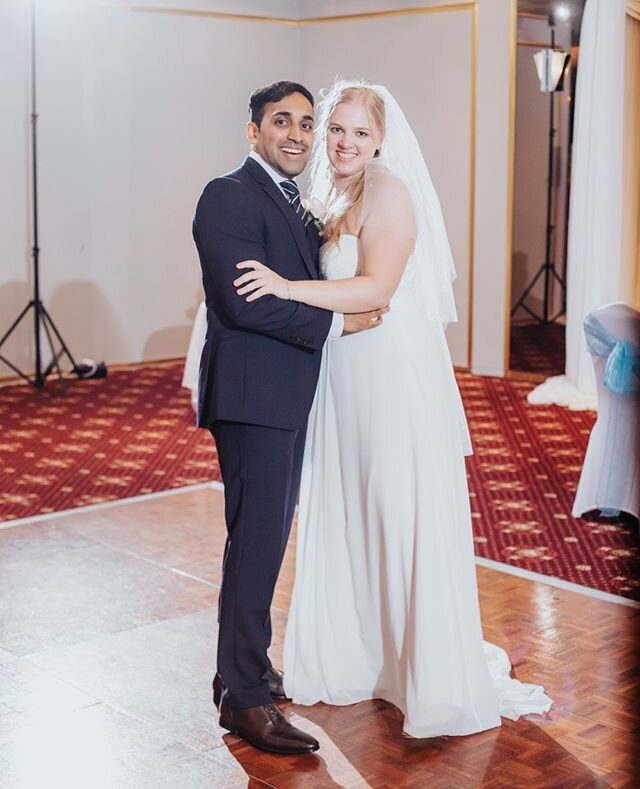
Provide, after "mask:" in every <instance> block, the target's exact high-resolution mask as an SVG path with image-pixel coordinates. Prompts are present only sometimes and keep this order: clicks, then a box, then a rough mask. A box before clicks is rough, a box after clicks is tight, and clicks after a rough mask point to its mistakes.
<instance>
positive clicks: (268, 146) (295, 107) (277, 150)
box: [247, 93, 313, 178]
mask: <svg viewBox="0 0 640 789" xmlns="http://www.w3.org/2000/svg"><path fill="white" fill-rule="evenodd" d="M247 137H248V139H249V142H250V143H251V147H252V148H253V150H254V151H255V152H256V153H257V154H259V155H260V156H261V157H262V158H263V159H264V160H265V162H267V163H268V164H270V165H271V167H273V169H274V170H277V171H278V172H279V173H280V174H281V175H282V176H283V177H285V178H293V177H295V176H296V175H299V174H300V173H301V172H302V171H303V170H304V168H305V166H306V164H307V162H308V160H309V155H310V153H311V146H312V144H313V106H312V105H311V102H310V101H309V100H308V99H307V98H306V96H303V95H302V94H301V93H291V94H290V95H289V96H285V98H284V99H281V100H280V101H275V102H271V103H269V104H267V105H266V106H265V109H264V115H263V117H262V120H261V121H260V124H259V125H258V124H256V123H253V122H249V123H248V124H247Z"/></svg>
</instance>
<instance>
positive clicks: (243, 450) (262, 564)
mask: <svg viewBox="0 0 640 789" xmlns="http://www.w3.org/2000/svg"><path fill="white" fill-rule="evenodd" d="M211 432H212V433H213V437H214V439H215V442H216V447H217V450H218V460H219V463H220V471H221V473H222V481H223V482H224V490H225V520H226V523H227V542H226V546H225V552H224V560H223V570H222V587H221V590H220V599H219V611H218V623H219V629H218V672H219V673H220V676H221V677H222V680H223V683H224V685H225V687H226V688H227V692H228V700H229V704H230V705H231V706H233V707H238V708H245V707H255V706H258V705H261V704H269V703H270V702H271V695H270V693H269V687H268V684H267V682H266V681H265V680H263V679H262V675H263V674H264V672H265V671H266V670H267V669H268V668H270V667H271V662H270V661H269V658H268V657H267V649H268V648H269V646H270V644H271V617H270V613H269V612H270V608H271V601H272V598H273V591H274V588H275V584H276V581H277V579H278V573H279V572H280V565H281V564H282V559H283V557H284V552H285V549H286V547H287V540H288V538H289V532H290V530H291V521H292V520H293V514H294V511H295V506H296V500H297V497H298V491H299V488H300V473H301V470H302V455H303V452H304V441H305V433H306V426H305V428H303V429H301V430H281V429H279V428H273V427H262V426H260V425H248V424H242V423H238V422H215V423H214V424H213V426H212V428H211Z"/></svg>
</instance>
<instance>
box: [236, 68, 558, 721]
mask: <svg viewBox="0 0 640 789" xmlns="http://www.w3.org/2000/svg"><path fill="white" fill-rule="evenodd" d="M318 125H319V128H318V131H317V133H316V141H317V149H316V151H315V154H314V159H313V162H312V170H311V172H312V195H313V196H314V197H316V198H319V199H322V200H324V201H325V202H326V205H327V215H326V217H327V218H326V223H325V225H324V231H323V235H324V245H323V247H322V250H321V270H322V274H323V277H324V280H321V281H300V282H289V281H287V280H285V279H283V278H282V277H280V276H278V275H277V274H275V273H274V272H272V271H271V270H270V269H268V268H266V267H265V266H264V265H262V264H260V263H258V262H257V261H244V262H243V263H239V264H238V267H239V268H243V269H248V270H247V271H246V272H245V273H244V274H242V275H241V276H239V278H238V279H237V280H236V282H235V285H236V286H237V288H238V293H239V294H240V295H242V296H245V297H246V298H247V300H254V299H256V298H261V297H262V296H263V295H266V294H272V295H275V296H277V297H280V298H285V299H292V300H295V301H298V302H304V303H306V304H310V305H314V306H317V307H323V308H326V309H329V310H334V311H339V312H364V311H368V310H373V309H377V308H380V307H382V306H384V305H387V304H390V312H389V313H388V315H387V316H386V317H385V320H384V323H383V325H381V326H380V327H379V328H378V329H377V330H376V331H375V332H361V333H359V334H357V335H353V336H349V337H346V338H343V339H341V340H338V341H334V342H328V343H327V344H326V345H325V348H324V351H323V361H322V368H321V372H320V380H319V384H318V389H317V392H316V397H315V401H314V404H313V407H312V410H311V414H310V418H309V428H308V434H307V446H306V453H305V458H304V465H303V472H302V485H301V493H300V506H299V517H298V538H297V559H296V577H295V587H294V592H293V599H292V603H291V610H290V614H289V622H288V627H287V633H286V638H285V658H284V670H285V688H286V690H287V692H288V694H289V695H290V696H291V698H292V699H293V700H294V701H295V702H297V703H300V704H314V703H316V702H318V701H324V702H326V703H328V704H352V703H354V702H358V701H362V700H364V699H371V698H381V699H385V700H387V701H389V702H391V703H392V704H394V705H395V706H396V707H398V708H399V709H400V710H401V711H402V713H403V714H404V718H405V720H404V731H405V732H406V733H407V734H408V735H410V736H413V737H434V736H438V735H463V734H471V733H472V732H478V731H482V730H484V729H489V728H492V727H494V726H499V725H500V716H501V715H503V716H506V717H509V718H512V719H516V718H517V717H518V716H519V715H521V714H525V713H530V712H544V711H546V710H548V709H549V707H550V706H551V700H550V699H549V698H548V697H547V696H546V695H545V693H544V691H543V689H542V688H541V687H539V686H535V685H528V684H525V683H520V682H518V681H516V680H514V679H511V678H510V676H509V672H510V668H511V666H510V663H509V659H508V657H507V655H506V653H505V652H504V651H503V650H502V649H501V648H499V647H497V646H494V645H490V644H487V643H484V642H483V638H482V627H481V622H480V611H479V606H478V595H477V588H476V575H475V563H474V553H473V539H472V531H471V517H470V509H469V495H468V490H467V476H466V470H465V461H464V455H465V454H470V453H471V446H470V440H469V435H468V431H467V425H466V420H465V416H464V411H463V408H462V403H461V399H460V395H459V392H458V389H457V385H456V382H455V378H454V375H453V368H452V365H451V360H450V357H449V352H448V349H447V345H446V341H445V336H444V327H445V325H446V323H447V322H448V321H450V320H455V306H454V302H453V294H452V289H451V281H452V279H453V276H454V272H453V263H452V260H451V253H450V251H449V245H448V241H447V237H446V231H445V228H444V221H443V218H442V213H441V210H440V205H439V201H438V198H437V195H436V193H435V190H434V188H433V185H432V183H431V179H430V177H429V174H428V171H427V168H426V165H425V163H424V159H423V157H422V154H421V152H420V148H419V146H418V143H417V140H416V138H415V136H414V134H413V132H412V130H411V128H410V126H409V124H408V122H407V121H406V119H405V117H404V115H403V113H402V111H401V109H400V108H399V106H398V104H397V103H396V102H395V100H394V99H393V97H392V96H391V94H390V93H389V92H388V91H387V90H386V89H385V88H383V87H381V86H377V85H366V84H364V83H359V82H357V83H353V82H352V83H346V82H337V83H336V84H335V85H334V86H333V88H332V89H331V90H330V91H329V93H328V95H326V97H325V98H324V99H323V102H322V104H321V107H320V117H319V121H318ZM314 221H315V219H314Z"/></svg>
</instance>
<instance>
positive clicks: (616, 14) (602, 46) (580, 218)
mask: <svg viewBox="0 0 640 789" xmlns="http://www.w3.org/2000/svg"><path fill="white" fill-rule="evenodd" d="M624 25H625V1H624V0H587V2H586V5H585V9H584V16H583V19H582V30H581V34H580V63H579V67H578V76H577V85H576V108H575V121H574V144H573V154H572V175H571V181H572V182H571V201H570V207H569V231H568V232H569V244H568V260H567V285H568V287H567V331H566V340H567V351H566V367H565V373H566V374H565V375H563V376H556V377H554V378H549V379H547V381H545V383H544V384H542V385H541V386H538V387H536V389H534V390H533V391H532V392H531V394H530V395H529V402H531V403H558V404H559V405H566V406H569V407H570V408H594V407H595V397H596V396H595V391H596V386H595V378H594V374H593V366H592V362H591V357H590V356H589V354H588V353H587V347H586V343H585V340H584V333H583V328H582V322H583V320H584V318H585V316H586V315H587V314H588V313H589V312H591V311H592V310H594V309H595V308H596V307H599V306H601V305H603V304H608V303H609V302H614V301H618V300H623V301H628V300H629V299H630V295H629V294H624V293H623V292H622V289H623V260H622V248H621V239H622V159H623V128H624V111H623V107H624V44H625V28H624Z"/></svg>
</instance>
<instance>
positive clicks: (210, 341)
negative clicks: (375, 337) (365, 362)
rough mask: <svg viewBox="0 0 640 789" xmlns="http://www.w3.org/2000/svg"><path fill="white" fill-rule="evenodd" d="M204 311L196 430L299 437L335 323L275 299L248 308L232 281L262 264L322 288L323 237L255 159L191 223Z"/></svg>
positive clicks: (214, 189) (206, 195) (219, 187)
mask: <svg viewBox="0 0 640 789" xmlns="http://www.w3.org/2000/svg"><path fill="white" fill-rule="evenodd" d="M193 237H194V240H195V242H196V246H197V248H198V254H199V256H200V265H201V267H202V278H203V283H204V290H205V297H206V303H207V334H206V340H205V343H204V348H203V351H202V357H201V362H200V378H199V388H198V392H199V394H198V425H199V426H200V427H209V426H210V425H211V424H212V423H213V422H214V421H216V420H225V421H226V420H228V421H233V422H244V423H249V424H257V425H266V426H270V427H279V428H284V429H291V430H293V429H298V428H301V427H302V426H303V425H304V424H305V422H306V419H307V416H308V414H309V409H310V408H311V403H312V401H313V396H314V392H315V388H316V384H317V380H318V373H319V370H320V360H321V351H322V346H323V345H324V342H325V340H326V338H327V334H328V333H329V329H330V327H331V321H332V317H333V314H332V313H331V312H329V311H327V310H321V309H318V308H316V307H309V306H307V305H306V304H298V303H297V302H293V301H284V300H282V299H278V298H276V297H275V296H263V297H262V298H261V299H258V300H257V301H254V302H250V303H247V302H246V301H245V296H238V295H237V294H236V289H235V288H234V286H233V280H234V279H236V278H237V277H238V276H239V275H240V274H241V273H242V272H241V271H239V270H238V269H237V268H236V267H235V266H236V263H238V262H240V261H241V260H247V259H252V260H258V261H260V262H261V263H264V264H265V265H267V266H269V268H272V269H274V270H275V271H277V272H278V273H279V274H281V275H282V276H284V277H286V278H287V279H290V280H300V279H317V278H318V276H319V272H318V247H319V240H318V235H317V232H316V230H315V228H313V227H312V226H309V227H308V228H305V227H304V226H303V225H302V222H301V221H300V219H299V218H298V217H297V216H296V215H295V213H294V211H293V210H292V208H291V206H290V205H289V203H288V202H287V199H286V198H285V196H284V195H283V194H282V192H281V191H280V190H279V189H278V187H277V186H276V184H275V183H274V182H273V180H272V179H271V178H270V177H269V175H268V174H267V172H266V171H265V170H264V169H263V168H262V167H261V166H260V165H259V164H258V162H256V161H255V160H254V159H251V158H247V159H246V160H245V162H244V164H243V165H242V166H241V167H239V168H238V169H237V170H234V171H233V172H231V173H228V174H227V175H223V176H221V177H220V178H215V179H214V180H213V181H211V182H210V183H209V184H207V186H206V187H205V189H204V192H203V193H202V196H201V197H200V200H199V201H198V205H197V208H196V214H195V218H194V221H193Z"/></svg>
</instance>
